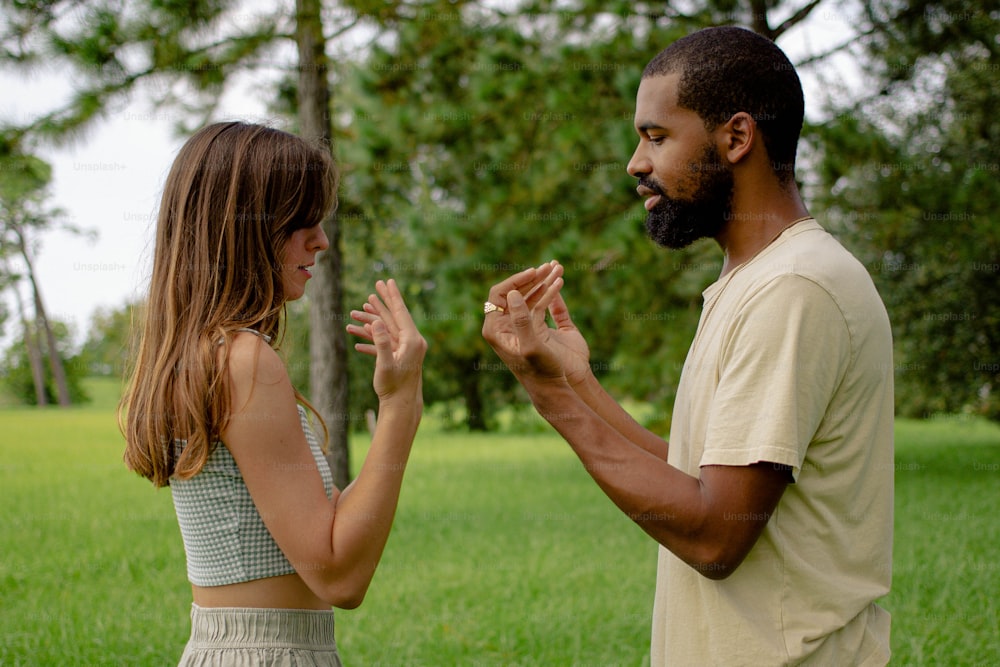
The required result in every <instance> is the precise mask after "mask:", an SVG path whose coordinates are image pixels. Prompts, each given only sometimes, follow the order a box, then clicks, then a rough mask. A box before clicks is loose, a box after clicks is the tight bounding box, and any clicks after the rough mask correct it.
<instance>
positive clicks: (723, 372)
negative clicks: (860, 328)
mask: <svg viewBox="0 0 1000 667" xmlns="http://www.w3.org/2000/svg"><path fill="white" fill-rule="evenodd" d="M850 355H851V341H850V333H849V330H848V327H847V324H846V322H845V320H844V316H843V313H842V312H841V309H840V307H839V306H838V305H837V303H836V302H835V301H834V299H833V297H832V296H831V295H830V294H829V292H827V291H826V290H825V289H823V288H822V287H820V286H819V285H817V284H816V283H814V282H813V281H811V280H809V279H807V278H803V277H801V276H797V275H783V276H780V277H778V278H775V279H774V280H771V281H770V282H768V283H767V284H766V285H764V286H763V287H762V288H760V289H759V290H757V291H756V292H755V293H753V294H752V295H751V296H750V297H749V298H748V299H747V300H746V301H744V303H743V305H742V307H741V308H740V309H739V310H738V311H737V312H736V313H735V315H734V319H733V320H732V322H731V324H730V326H729V327H728V331H727V333H726V336H725V338H724V340H723V350H722V353H721V355H720V363H719V385H718V389H717V391H716V393H715V396H714V398H713V400H712V405H711V412H710V416H709V421H708V430H707V432H706V438H705V449H704V453H703V455H702V458H701V461H700V463H699V465H702V466H705V465H730V466H745V465H751V464H754V463H758V462H762V461H766V462H770V463H776V464H780V465H787V466H791V468H792V476H793V478H794V479H797V478H798V474H799V471H800V469H801V467H802V463H803V461H804V460H805V456H806V449H807V448H808V446H809V443H810V441H811V440H812V438H813V435H814V434H815V433H816V431H817V429H818V427H819V425H820V422H821V421H822V420H823V418H824V416H825V414H826V410H827V406H828V405H829V404H830V399H831V397H832V396H833V394H834V392H835V391H836V389H837V387H838V385H839V384H840V382H841V381H842V380H843V378H844V374H845V371H846V368H847V366H848V364H849V362H850Z"/></svg>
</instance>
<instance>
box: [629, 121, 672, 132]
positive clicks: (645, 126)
mask: <svg viewBox="0 0 1000 667" xmlns="http://www.w3.org/2000/svg"><path fill="white" fill-rule="evenodd" d="M635 127H636V129H637V130H639V131H640V132H649V131H650V130H664V129H666V128H664V127H662V126H660V125H657V124H656V123H654V122H652V121H646V122H645V123H642V124H641V125H636V126H635Z"/></svg>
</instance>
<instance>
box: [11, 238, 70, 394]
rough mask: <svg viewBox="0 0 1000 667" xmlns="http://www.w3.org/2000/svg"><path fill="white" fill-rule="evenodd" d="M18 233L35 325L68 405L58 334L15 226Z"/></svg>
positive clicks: (67, 384) (57, 391)
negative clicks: (57, 342)
mask: <svg viewBox="0 0 1000 667" xmlns="http://www.w3.org/2000/svg"><path fill="white" fill-rule="evenodd" d="M12 228H13V230H14V233H15V234H16V235H17V242H18V250H19V251H20V252H21V258H22V259H24V264H25V266H26V267H27V268H28V282H29V283H30V284H31V293H32V296H33V297H34V301H35V326H37V327H41V331H42V333H43V335H44V336H45V342H46V346H47V347H48V352H49V354H48V356H49V366H50V367H51V368H52V379H53V381H55V383H56V396H57V399H58V401H59V405H60V406H62V407H68V406H69V405H70V404H71V401H70V397H69V383H68V382H67V381H66V372H65V370H64V369H63V363H62V357H61V356H59V348H58V346H57V345H56V336H55V333H54V332H53V331H52V326H51V325H50V324H49V318H48V316H47V315H46V314H45V305H44V304H43V303H42V292H41V290H39V289H38V281H36V280H35V267H34V265H33V264H32V262H31V254H30V253H29V252H28V244H27V242H26V240H25V238H24V234H23V233H22V231H21V229H20V228H19V227H16V226H13V227H12Z"/></svg>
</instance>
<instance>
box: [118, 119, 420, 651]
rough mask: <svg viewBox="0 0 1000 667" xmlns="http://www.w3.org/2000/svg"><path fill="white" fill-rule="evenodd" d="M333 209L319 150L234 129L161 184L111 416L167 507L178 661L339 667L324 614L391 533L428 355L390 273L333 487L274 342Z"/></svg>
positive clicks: (204, 133) (194, 146)
mask: <svg viewBox="0 0 1000 667" xmlns="http://www.w3.org/2000/svg"><path fill="white" fill-rule="evenodd" d="M335 203H336V172H335V169H334V167H333V164H332V161H331V159H330V156H329V153H328V151H326V150H324V149H323V148H320V147H316V146H313V145H310V144H309V143H307V142H305V141H303V140H302V139H299V138H297V137H295V136H293V135H291V134H288V133H285V132H281V131H279V130H275V129H271V128H266V127H261V126H257V125H247V124H242V123H218V124H214V125H210V126H208V127H206V128H204V129H202V130H200V131H199V132H198V133H196V134H195V135H194V136H192V137H191V138H190V140H188V142H187V143H186V144H185V145H184V147H183V148H181V151H180V153H179V154H178V156H177V158H176V160H175V162H174V164H173V167H172V168H171V171H170V174H169V176H168V178H167V182H166V184H165V186H164V192H163V201H162V204H161V207H160V213H159V218H158V221H157V231H156V246H155V251H154V260H153V274H152V278H151V283H150V289H149V297H148V301H147V305H146V319H145V323H144V325H143V327H142V333H141V340H140V343H139V349H138V355H137V358H136V360H135V365H134V369H133V372H132V376H131V379H130V382H129V385H128V388H127V390H126V392H125V395H124V397H123V399H122V404H121V407H120V416H119V418H120V420H121V422H122V429H123V432H124V434H125V437H126V441H127V446H126V450H125V456H124V459H125V462H126V464H127V465H128V467H129V468H130V469H132V470H133V471H135V472H137V473H139V474H141V475H143V476H145V477H147V478H149V479H150V480H151V481H152V482H153V484H154V485H156V486H158V487H160V486H165V485H168V484H169V485H170V487H171V491H172V496H173V499H174V506H175V508H176V510H177V518H178V522H179V524H180V528H181V535H182V537H183V540H184V548H185V553H186V555H187V570H188V578H189V580H190V581H191V588H192V593H193V598H194V600H193V605H192V613H191V618H192V631H191V639H190V641H189V642H188V645H187V647H186V649H185V651H184V654H183V656H182V658H181V664H182V665H223V664H225V665H230V664H240V665H265V664H282V665H298V664H306V665H340V664H341V663H340V658H339V657H338V654H337V647H336V642H335V640H334V634H333V611H332V610H331V609H330V607H331V605H332V606H336V607H342V608H354V607H357V606H358V605H359V604H361V601H362V600H363V599H364V596H365V592H366V591H367V589H368V585H369V584H370V582H371V579H372V576H373V575H374V573H375V567H376V565H377V564H378V561H379V559H380V558H381V555H382V550H383V548H384V546H385V543H386V540H387V539H388V536H389V530H390V528H391V525H392V519H393V515H394V513H395V510H396V504H397V500H398V497H399V489H400V484H401V483H402V476H403V470H404V469H405V467H406V461H407V458H408V456H409V453H410V447H411V445H412V443H413V437H414V435H415V433H416V430H417V425H418V423H419V421H420V416H421V412H422V407H423V401H422V395H421V365H422V363H423V357H424V352H425V350H426V343H425V341H424V339H423V338H422V337H421V335H420V333H419V332H418V331H417V329H416V327H415V326H414V324H413V320H412V319H411V317H410V315H409V312H408V310H407V308H406V305H405V304H404V302H403V299H402V296H401V295H400V292H399V289H398V288H397V286H396V284H395V283H394V282H393V281H392V280H390V281H388V282H387V283H384V282H382V281H379V282H378V283H377V285H376V290H377V292H378V295H377V296H376V295H371V296H370V297H369V299H368V302H367V303H365V304H364V310H363V311H352V317H353V318H354V319H356V320H357V321H358V322H359V323H360V326H359V325H354V324H352V325H348V327H347V329H348V331H349V332H351V333H353V334H355V335H358V336H361V337H362V338H364V339H366V340H367V341H369V342H366V343H362V344H358V345H356V346H355V347H356V348H357V349H358V350H359V351H361V352H363V353H366V354H370V355H372V356H375V357H376V364H375V375H374V380H373V385H374V387H375V391H376V392H377V394H378V398H379V414H378V422H377V425H376V427H375V432H374V434H373V436H372V444H371V449H370V451H369V454H368V457H367V459H366V460H365V462H364V464H363V466H362V468H361V470H360V472H359V474H358V476H357V478H356V479H355V480H354V481H353V482H352V483H351V484H350V485H349V486H347V488H345V489H344V490H343V491H340V490H338V489H336V488H334V486H333V483H332V476H331V474H330V470H329V467H328V465H327V463H326V460H325V458H324V456H323V453H322V451H321V449H320V446H319V444H318V442H317V439H316V437H315V435H314V433H313V431H312V429H311V427H310V424H309V420H308V418H307V412H306V410H305V409H304V408H303V407H302V405H303V404H304V405H306V406H308V405H309V404H308V403H307V402H306V401H305V399H303V397H302V396H301V395H300V394H299V393H298V391H296V389H295V388H294V387H292V384H291V382H290V380H289V376H288V372H287V370H286V368H285V365H284V362H283V360H282V358H281V357H280V356H279V354H278V352H277V351H276V349H275V348H276V344H277V342H278V340H280V335H281V332H282V327H281V325H282V317H283V313H284V305H285V302H286V301H290V300H294V299H298V298H299V297H301V296H302V295H303V293H304V291H305V285H306V282H307V281H308V280H309V278H310V271H309V269H310V267H311V266H312V265H313V263H314V260H315V258H316V254H317V253H319V252H321V251H323V250H325V249H326V248H327V247H328V245H329V243H328V240H327V237H326V235H325V234H324V232H323V229H322V227H321V226H320V221H321V220H322V219H323V218H324V216H325V215H326V214H327V213H328V212H329V210H330V209H331V208H332V207H333V206H334V205H335ZM319 421H320V424H321V425H322V420H321V419H319ZM323 432H324V434H325V432H326V428H325V425H324V426H323Z"/></svg>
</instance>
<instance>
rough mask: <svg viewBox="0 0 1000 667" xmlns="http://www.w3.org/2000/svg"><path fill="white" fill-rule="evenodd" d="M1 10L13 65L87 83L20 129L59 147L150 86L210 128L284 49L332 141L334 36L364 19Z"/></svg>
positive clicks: (334, 436)
mask: <svg viewBox="0 0 1000 667" xmlns="http://www.w3.org/2000/svg"><path fill="white" fill-rule="evenodd" d="M2 6H3V8H4V10H5V15H6V18H7V24H6V31H5V32H4V34H3V35H0V49H3V52H4V55H5V56H6V60H7V61H8V62H9V63H16V64H20V65H22V66H24V67H30V66H33V65H37V64H38V63H39V62H42V61H53V60H54V61H57V62H60V63H65V64H67V65H68V66H70V67H71V68H73V70H74V72H75V73H77V74H78V75H79V76H80V81H79V84H80V86H81V87H80V89H79V90H78V92H76V93H75V94H74V96H73V98H72V99H71V100H70V102H69V103H68V104H67V105H65V106H64V107H62V108H60V109H56V110H54V111H52V112H50V113H48V114H45V115H43V116H42V117H40V118H38V119H36V120H35V121H33V122H32V123H31V124H30V126H29V127H26V128H18V130H17V132H18V134H19V135H22V136H26V137H31V138H33V139H35V140H39V139H47V140H51V141H65V140H66V139H67V138H69V137H73V136H75V135H77V134H79V133H80V132H82V131H83V130H85V129H86V128H87V127H88V126H89V125H90V124H92V123H94V122H96V121H98V120H99V119H100V117H101V116H103V115H106V114H107V113H108V112H109V109H110V108H111V106H112V104H113V103H115V102H117V101H119V100H123V99H124V98H126V97H127V96H128V95H130V94H132V93H133V92H135V91H136V90H138V89H139V88H140V86H141V85H142V84H146V85H145V87H144V90H145V92H147V93H152V94H153V103H154V104H155V105H158V106H162V105H170V106H173V107H175V108H180V109H181V110H183V111H184V112H186V114H187V118H189V119H196V122H197V124H199V125H200V124H203V123H204V122H205V121H206V120H207V119H208V118H210V117H211V115H212V113H213V111H214V110H215V108H216V105H217V104H218V100H219V98H220V96H221V92H222V91H223V89H224V88H225V86H226V85H227V83H230V82H231V81H232V80H233V79H234V78H236V76H237V75H239V74H240V73H242V72H247V71H260V70H265V69H267V68H268V67H271V68H272V69H274V64H278V68H279V69H280V67H281V65H280V63H291V62H294V58H286V57H284V56H283V55H282V45H290V44H294V45H295V46H296V49H297V53H298V61H297V63H296V64H295V65H294V66H295V67H296V69H297V71H298V72H299V79H298V82H297V84H298V86H299V90H300V97H299V105H298V112H299V128H300V131H301V132H302V133H303V134H304V135H305V136H307V137H309V138H311V139H313V140H317V141H324V142H326V143H327V144H329V143H330V141H329V140H330V136H331V133H330V129H329V126H330V113H329V106H328V104H329V97H330V95H329V81H328V78H329V72H328V67H327V63H326V57H325V50H326V47H327V45H328V42H329V41H330V40H332V39H334V38H335V37H336V36H337V35H340V34H342V33H344V32H347V31H349V30H351V29H352V28H353V27H354V26H355V25H357V23H358V20H357V18H356V16H355V15H354V14H353V12H341V13H338V14H337V15H336V16H335V17H334V18H335V22H336V25H335V26H334V27H333V29H332V30H330V29H329V28H328V26H326V25H325V24H324V19H323V14H322V11H321V9H322V6H321V4H320V2H319V1H318V0H300V1H299V2H297V3H296V6H295V9H294V12H290V11H289V9H288V8H287V7H284V6H276V7H273V8H267V9H258V8H250V7H248V5H247V4H246V3H240V2H236V1H234V0H219V1H216V0H213V1H208V0H185V1H183V2H166V3H164V2H161V1H160V0H148V1H147V2H141V3H139V4H137V5H130V6H124V7H123V6H121V4H120V3H118V2H114V1H113V0H88V1H86V2H82V3H81V2H74V1H72V0H57V1H56V2H42V1H40V0H29V1H28V2H12V1H11V0H4V2H3V5H2ZM180 129H181V130H182V131H185V132H188V131H189V128H187V127H184V126H182V127H181V128H180ZM331 148H332V146H331ZM324 224H325V225H326V227H327V233H328V236H329V237H330V240H331V244H330V248H329V250H327V251H326V252H325V253H323V255H321V258H320V260H319V261H318V268H317V270H316V272H315V274H314V280H313V281H312V282H313V284H312V286H311V290H312V293H313V295H314V297H315V299H314V300H315V302H316V306H315V311H316V312H315V315H314V316H313V318H312V326H314V327H316V330H315V332H314V335H313V336H312V337H311V339H312V341H313V348H312V353H313V355H314V356H315V358H314V362H315V369H314V372H313V379H312V387H313V390H314V392H315V394H314V396H313V398H314V400H315V403H316V406H317V409H318V410H319V412H320V414H321V415H322V416H323V417H324V419H325V421H326V422H327V424H328V425H329V426H330V427H331V428H330V443H329V444H330V448H329V451H330V455H329V458H330V460H331V466H332V468H333V472H334V479H335V481H336V482H337V483H338V484H340V485H341V486H343V485H345V484H346V482H347V481H348V480H349V477H350V472H349V469H348V449H347V437H346V428H345V427H344V426H343V425H344V424H345V423H346V421H347V420H346V418H345V415H347V414H348V404H347V399H348V392H347V390H346V387H347V386H348V377H347V367H346V363H345V361H344V360H345V357H346V332H345V331H344V327H343V326H341V323H342V321H343V313H342V312H341V309H342V306H341V299H340V294H341V288H340V280H341V277H340V262H341V253H342V248H341V246H340V243H339V232H338V228H337V223H336V218H331V219H329V220H327V221H326V222H325V223H324ZM331 320H332V321H333V323H334V324H335V325H336V326H331Z"/></svg>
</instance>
